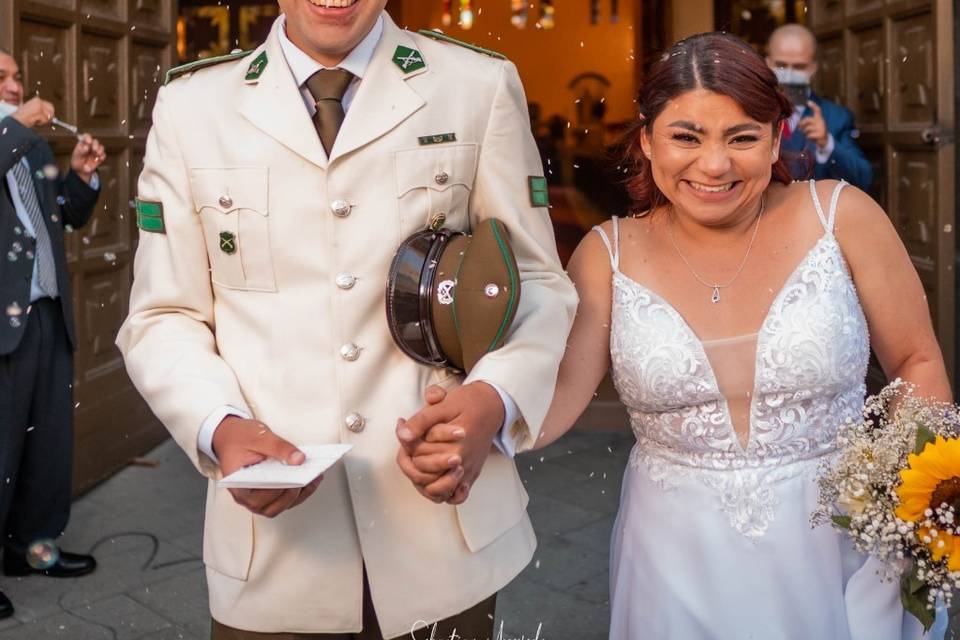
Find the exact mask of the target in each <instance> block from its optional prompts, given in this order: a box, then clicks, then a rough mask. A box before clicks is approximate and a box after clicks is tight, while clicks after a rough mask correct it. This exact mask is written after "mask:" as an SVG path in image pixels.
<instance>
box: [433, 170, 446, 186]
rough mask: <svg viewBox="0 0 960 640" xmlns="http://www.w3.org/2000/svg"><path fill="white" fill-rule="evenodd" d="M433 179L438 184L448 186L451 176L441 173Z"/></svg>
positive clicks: (444, 172)
mask: <svg viewBox="0 0 960 640" xmlns="http://www.w3.org/2000/svg"><path fill="white" fill-rule="evenodd" d="M433 179H434V180H436V181H437V184H447V180H449V179H450V174H448V173H447V172H446V171H441V172H440V173H438V174H437V175H435V176H434V177H433Z"/></svg>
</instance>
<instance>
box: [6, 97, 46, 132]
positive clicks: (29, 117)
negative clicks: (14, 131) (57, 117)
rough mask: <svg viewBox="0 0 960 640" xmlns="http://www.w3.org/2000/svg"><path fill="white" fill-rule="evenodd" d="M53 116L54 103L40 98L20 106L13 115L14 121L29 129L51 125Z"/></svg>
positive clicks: (32, 99)
mask: <svg viewBox="0 0 960 640" xmlns="http://www.w3.org/2000/svg"><path fill="white" fill-rule="evenodd" d="M53 116H54V107H53V103H50V102H47V101H46V100H42V99H41V98H38V97H33V98H30V99H29V100H27V101H26V102H24V103H23V104H22V105H20V108H19V109H17V110H16V111H14V112H13V114H12V117H13V119H14V120H16V121H17V122H19V123H20V124H22V125H23V126H25V127H27V128H29V129H34V128H36V127H42V126H44V125H48V124H50V121H51V120H52V119H53Z"/></svg>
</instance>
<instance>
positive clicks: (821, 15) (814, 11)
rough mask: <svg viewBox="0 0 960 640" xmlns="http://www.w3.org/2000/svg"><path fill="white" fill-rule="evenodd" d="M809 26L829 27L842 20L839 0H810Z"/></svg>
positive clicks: (816, 27) (841, 7) (814, 27)
mask: <svg viewBox="0 0 960 640" xmlns="http://www.w3.org/2000/svg"><path fill="white" fill-rule="evenodd" d="M809 4H810V9H811V10H810V12H809V16H810V26H811V28H813V29H829V28H831V27H836V26H837V25H839V24H841V23H842V21H843V2H842V1H841V0H810V3H809Z"/></svg>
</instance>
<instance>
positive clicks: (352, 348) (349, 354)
mask: <svg viewBox="0 0 960 640" xmlns="http://www.w3.org/2000/svg"><path fill="white" fill-rule="evenodd" d="M340 357H341V358H343V359H344V360H346V361H347V362H353V361H354V360H356V359H357V358H359V357H360V347H358V346H357V345H355V344H353V343H352V342H348V343H347V344H345V345H343V346H342V347H340Z"/></svg>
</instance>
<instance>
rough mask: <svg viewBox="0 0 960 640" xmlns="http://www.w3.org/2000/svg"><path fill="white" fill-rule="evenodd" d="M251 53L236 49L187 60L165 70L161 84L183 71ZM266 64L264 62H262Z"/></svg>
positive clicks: (237, 58) (251, 51) (209, 65)
mask: <svg viewBox="0 0 960 640" xmlns="http://www.w3.org/2000/svg"><path fill="white" fill-rule="evenodd" d="M251 53H253V50H252V49H251V50H250V51H236V52H234V53H228V54H227V55H225V56H214V57H212V58H202V59H200V60H194V61H193V62H188V63H186V64H182V65H180V66H179V67H174V68H172V69H170V70H169V71H167V75H166V78H165V79H164V81H163V84H168V83H169V82H170V81H171V80H173V79H175V78H177V77H179V76H182V75H184V74H185V73H190V72H191V71H196V70H197V69H203V68H204V67H212V66H213V65H215V64H220V63H221V62H229V61H230V60H239V59H240V58H244V57H246V56H248V55H250V54H251ZM264 65H266V63H264Z"/></svg>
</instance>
